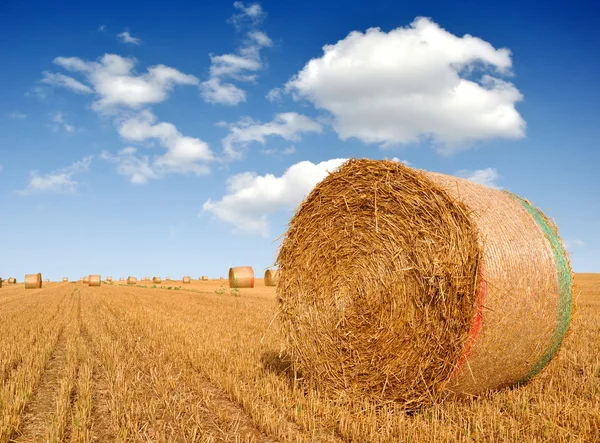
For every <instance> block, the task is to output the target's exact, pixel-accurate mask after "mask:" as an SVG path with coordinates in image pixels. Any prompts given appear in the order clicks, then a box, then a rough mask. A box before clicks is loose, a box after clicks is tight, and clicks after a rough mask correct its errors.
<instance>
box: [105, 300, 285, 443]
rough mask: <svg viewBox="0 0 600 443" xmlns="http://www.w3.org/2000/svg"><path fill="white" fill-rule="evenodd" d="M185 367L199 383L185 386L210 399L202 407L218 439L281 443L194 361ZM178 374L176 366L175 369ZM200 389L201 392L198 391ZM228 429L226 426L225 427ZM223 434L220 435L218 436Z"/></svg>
mask: <svg viewBox="0 0 600 443" xmlns="http://www.w3.org/2000/svg"><path fill="white" fill-rule="evenodd" d="M104 307H105V308H106V309H107V310H108V312H110V314H111V315H113V316H114V317H115V318H117V319H119V321H121V322H127V321H128V319H127V318H126V317H125V316H124V315H123V313H121V312H119V311H118V310H117V309H116V308H115V307H114V306H110V305H108V304H104ZM138 332H139V333H140V334H141V335H144V336H147V334H146V332H145V331H143V330H138ZM184 360H185V362H186V369H187V371H190V372H191V373H192V374H194V376H195V381H196V383H197V384H196V386H190V385H187V386H186V388H187V389H189V390H190V391H191V392H195V395H196V396H198V397H199V398H208V399H209V400H208V401H206V402H205V403H206V405H207V407H205V408H202V415H204V416H205V417H206V418H205V421H206V422H207V423H214V424H215V426H214V428H215V431H216V432H215V434H217V435H218V437H217V438H218V440H217V441H223V442H247V443H278V440H277V439H275V438H273V437H270V436H267V435H266V434H265V433H264V432H262V431H261V429H260V428H259V427H258V426H257V425H256V424H255V423H254V421H253V420H252V418H251V417H250V416H249V415H248V414H247V413H246V411H244V409H243V407H242V405H240V404H239V403H237V402H235V401H233V400H232V399H231V398H230V397H229V396H228V395H227V393H226V391H225V390H224V389H223V388H222V387H221V386H219V385H218V384H215V383H213V382H212V381H211V380H210V379H209V378H208V377H206V376H205V375H204V374H202V373H201V372H200V371H199V370H198V369H197V368H195V367H194V365H193V364H192V362H191V361H190V360H188V359H184ZM173 372H174V374H175V372H177V371H176V369H175V368H173ZM198 391H200V392H198ZM216 411H221V412H222V411H225V413H226V414H225V415H226V416H227V418H226V419H225V421H226V422H225V423H223V421H224V420H223V414H217V412H216ZM223 428H225V429H223ZM219 434H220V435H219Z"/></svg>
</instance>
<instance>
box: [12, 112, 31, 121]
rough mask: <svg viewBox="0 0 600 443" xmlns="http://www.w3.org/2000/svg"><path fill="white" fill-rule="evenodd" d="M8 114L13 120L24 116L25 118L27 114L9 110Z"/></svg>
mask: <svg viewBox="0 0 600 443" xmlns="http://www.w3.org/2000/svg"><path fill="white" fill-rule="evenodd" d="M8 116H9V117H10V118H13V119H15V120H22V119H24V118H27V114H22V113H20V112H11V113H10V114H9V115H8Z"/></svg>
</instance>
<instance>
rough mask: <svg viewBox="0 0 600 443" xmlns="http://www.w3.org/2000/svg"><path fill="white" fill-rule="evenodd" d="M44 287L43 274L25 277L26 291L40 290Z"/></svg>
mask: <svg viewBox="0 0 600 443" xmlns="http://www.w3.org/2000/svg"><path fill="white" fill-rule="evenodd" d="M41 287H42V274H40V273H39V272H38V273H37V274H27V275H25V289H39V288H41Z"/></svg>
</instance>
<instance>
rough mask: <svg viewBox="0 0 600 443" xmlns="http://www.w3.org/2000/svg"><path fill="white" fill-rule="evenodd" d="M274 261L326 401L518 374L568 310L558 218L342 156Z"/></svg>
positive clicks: (544, 350) (299, 344) (534, 366)
mask: <svg viewBox="0 0 600 443" xmlns="http://www.w3.org/2000/svg"><path fill="white" fill-rule="evenodd" d="M277 264H278V265H279V283H278V285H277V296H278V300H279V303H280V314H279V319H280V322H281V326H282V328H283V331H284V333H285V337H286V341H287V349H288V352H290V354H291V356H292V360H293V362H294V365H295V369H296V370H299V371H301V373H302V376H303V377H304V378H305V380H307V382H308V384H309V385H311V386H313V387H316V388H317V389H319V390H320V391H321V392H324V393H326V394H327V395H329V396H332V397H333V398H338V399H339V398H371V399H373V400H376V401H381V402H386V401H397V402H400V403H401V404H403V405H404V406H405V407H406V408H415V407H418V406H419V405H422V404H425V403H431V402H435V401H438V400H440V399H443V398H445V397H448V396H453V397H462V396H470V395H477V394H480V393H483V392H486V391H489V390H495V389H499V388H502V387H506V386H512V385H517V384H521V383H524V382H526V381H528V380H529V379H530V378H531V377H533V376H534V375H536V374H537V373H538V372H539V371H540V370H541V369H542V368H543V367H544V366H546V365H547V363H548V362H549V361H550V359H551V358H552V356H553V355H555V353H556V351H557V350H558V348H559V346H560V344H561V342H562V340H563V338H564V336H565V334H566V332H567V328H568V325H569V321H570V318H571V312H572V287H571V280H572V278H571V268H570V265H569V262H568V259H567V255H566V253H565V251H564V249H563V247H562V244H561V241H560V239H559V237H558V234H557V230H556V227H555V226H554V225H553V224H552V223H551V222H550V221H549V220H548V219H547V218H546V217H545V216H544V215H543V214H542V212H541V211H539V210H537V209H535V208H534V207H533V206H531V204H530V203H529V202H527V201H526V200H524V199H522V198H520V197H518V196H516V195H514V194H511V193H508V192H502V191H498V190H494V189H491V188H488V187H485V186H482V185H478V184H475V183H472V182H470V181H467V180H462V179H459V178H455V177H450V176H446V175H442V174H436V173H428V172H424V171H419V170H415V169H411V168H409V167H406V166H404V165H403V164H401V163H399V162H393V161H387V160H356V159H351V160H349V161H348V162H346V163H345V164H344V165H342V166H341V167H340V168H338V169H337V170H336V171H335V172H333V173H332V174H330V175H329V176H328V177H326V178H325V179H324V180H323V181H322V182H321V183H319V184H318V185H317V186H316V187H315V188H314V189H313V191H312V192H311V193H310V194H309V195H308V197H307V198H306V199H305V200H304V202H303V203H302V204H301V205H300V206H299V208H298V209H297V210H296V213H295V215H294V217H293V218H292V220H291V221H290V224H289V229H288V231H287V233H286V234H285V237H284V239H283V242H282V245H281V248H280V251H279V254H278V258H277Z"/></svg>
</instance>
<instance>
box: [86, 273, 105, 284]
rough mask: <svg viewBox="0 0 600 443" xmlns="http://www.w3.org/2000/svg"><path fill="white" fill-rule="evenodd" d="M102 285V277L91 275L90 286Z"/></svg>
mask: <svg viewBox="0 0 600 443" xmlns="http://www.w3.org/2000/svg"><path fill="white" fill-rule="evenodd" d="M101 283H102V278H101V277H100V275H97V274H94V275H90V276H89V278H88V284H89V285H90V286H100V284H101Z"/></svg>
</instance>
